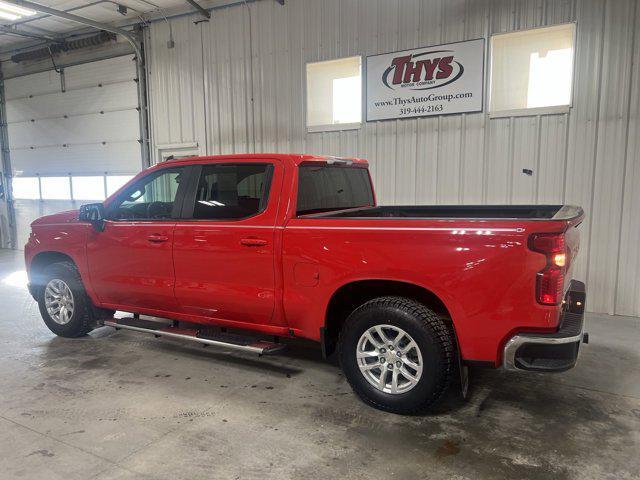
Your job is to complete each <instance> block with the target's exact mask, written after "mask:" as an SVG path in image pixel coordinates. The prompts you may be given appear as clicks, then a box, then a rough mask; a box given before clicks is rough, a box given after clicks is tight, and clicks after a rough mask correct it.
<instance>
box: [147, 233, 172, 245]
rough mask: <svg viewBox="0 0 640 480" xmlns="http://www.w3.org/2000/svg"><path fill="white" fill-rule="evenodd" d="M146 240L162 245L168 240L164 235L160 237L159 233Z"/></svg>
mask: <svg viewBox="0 0 640 480" xmlns="http://www.w3.org/2000/svg"><path fill="white" fill-rule="evenodd" d="M147 240H148V241H150V242H151V243H163V242H166V241H168V240H169V237H167V236H166V235H160V234H159V233H153V234H151V235H149V236H148V237H147Z"/></svg>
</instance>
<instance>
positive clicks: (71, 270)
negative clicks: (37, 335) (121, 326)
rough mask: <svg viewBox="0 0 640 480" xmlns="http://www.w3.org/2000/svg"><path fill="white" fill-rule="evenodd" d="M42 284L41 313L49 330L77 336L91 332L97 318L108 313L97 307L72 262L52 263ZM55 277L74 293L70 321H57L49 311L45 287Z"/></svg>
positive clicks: (69, 336) (40, 289)
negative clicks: (46, 303)
mask: <svg viewBox="0 0 640 480" xmlns="http://www.w3.org/2000/svg"><path fill="white" fill-rule="evenodd" d="M41 279H42V286H41V288H39V291H38V296H37V298H38V307H39V308H40V315H42V319H43V320H44V323H45V324H46V325H47V327H48V328H49V330H51V331H52V332H53V333H55V334H56V335H58V336H60V337H67V338H77V337H82V336H84V335H86V334H87V333H89V332H90V331H91V330H93V329H94V328H95V327H96V323H97V320H98V319H99V318H102V315H106V311H102V310H101V309H95V308H94V307H93V305H92V303H91V300H90V299H89V297H88V296H87V293H86V291H85V289H84V286H83V285H82V279H81V278H80V273H79V272H78V269H77V268H76V266H75V265H74V264H73V263H71V262H59V263H52V264H51V265H49V266H47V267H46V268H45V269H44V271H43V272H42V276H41ZM54 279H58V280H62V281H63V282H64V283H66V284H67V285H68V286H69V289H70V290H71V292H72V294H73V302H74V308H73V314H72V315H71V318H70V320H69V322H68V323H65V324H60V323H56V322H55V321H54V320H53V318H52V317H51V316H50V315H49V312H47V307H46V305H45V288H46V286H47V284H48V283H49V282H50V281H51V280H54ZM99 312H101V313H99Z"/></svg>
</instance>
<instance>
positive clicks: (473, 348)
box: [25, 154, 585, 413]
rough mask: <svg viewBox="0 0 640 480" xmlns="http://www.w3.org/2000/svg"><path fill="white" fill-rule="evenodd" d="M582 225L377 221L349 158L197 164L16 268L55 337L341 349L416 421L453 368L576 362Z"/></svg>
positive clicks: (459, 216)
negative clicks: (127, 334)
mask: <svg viewBox="0 0 640 480" xmlns="http://www.w3.org/2000/svg"><path fill="white" fill-rule="evenodd" d="M583 217H584V214H583V211H582V209H581V208H579V207H573V206H562V205H535V206H530V205H519V206H378V205H377V204H376V199H375V194H374V190H373V187H372V182H371V177H370V175H369V171H368V164H367V162H366V161H365V160H361V159H356V158H349V159H346V158H333V157H322V156H310V155H280V154H277V155H276V154H252V155H231V156H214V157H198V158H187V159H176V160H170V161H167V162H164V163H162V164H159V165H156V166H154V167H152V168H149V169H148V170H146V171H143V172H142V173H140V174H139V175H137V176H136V177H135V178H133V179H132V180H131V181H130V182H129V183H128V184H126V185H125V186H123V187H122V188H121V189H120V190H119V191H117V192H116V193H115V194H113V195H112V196H111V197H109V198H108V199H107V200H106V201H105V202H103V203H99V204H91V205H85V206H83V207H82V208H81V209H80V211H79V212H78V211H71V212H64V213H59V214H56V215H49V216H46V217H42V218H40V219H38V220H36V221H35V222H33V224H32V232H31V235H30V238H29V241H28V243H27V245H26V247H25V257H26V266H27V271H28V274H29V282H30V283H29V289H30V292H31V294H32V295H33V297H34V298H35V299H36V300H37V302H38V304H39V307H40V312H41V314H42V317H43V319H44V321H45V323H46V325H47V326H48V327H49V328H50V329H51V331H52V332H54V333H55V334H57V335H61V336H65V337H79V336H82V335H85V334H87V333H88V332H89V331H91V330H92V329H93V328H96V327H97V326H100V325H110V326H113V327H116V328H127V329H130V330H138V331H142V332H151V333H154V334H155V335H157V336H172V337H179V338H185V339H191V340H194V341H198V342H201V343H205V344H213V345H224V346H227V347H232V348H238V349H240V350H248V351H256V352H258V353H273V352H274V351H277V350H278V349H279V345H280V344H279V343H277V342H276V341H275V339H278V338H279V337H304V338H307V339H311V340H315V341H317V342H320V343H321V345H322V350H323V353H324V355H330V354H332V353H333V352H334V351H337V354H338V356H339V359H340V363H341V366H342V369H343V370H344V373H345V376H346V378H347V380H348V381H349V383H350V385H351V386H352V387H353V389H354V390H355V392H356V393H357V394H358V395H359V396H360V397H361V398H362V399H363V400H364V401H365V402H367V403H368V404H370V405H373V406H375V407H377V408H381V409H384V410H387V411H392V412H398V413H412V412H418V411H424V410H425V409H428V408H429V407H430V406H431V405H432V404H433V403H434V402H435V401H437V400H438V399H439V398H440V397H441V395H442V394H443V392H444V391H445V389H446V388H447V386H448V384H449V382H450V380H451V378H452V376H453V375H454V372H455V371H456V370H457V368H456V367H457V366H458V365H461V366H462V368H464V366H465V365H469V364H472V365H478V364H480V365H488V366H492V367H500V366H503V367H505V368H507V369H515V370H529V371H543V372H547V371H549V372H550V371H562V370H566V369H568V368H571V367H572V366H573V365H574V364H575V362H576V358H577V355H578V349H579V345H580V343H581V341H582V340H583V336H584V331H583V330H584V329H583V324H584V322H583V316H584V306H585V287H584V284H582V283H581V282H578V281H575V280H572V278H571V267H572V265H573V263H574V261H575V257H576V254H577V253H578V245H579V229H578V228H577V227H578V225H579V224H580V222H581V221H582V219H583ZM115 311H124V312H131V313H132V314H134V317H133V318H132V319H115V318H114V317H113V314H114V312H115ZM141 314H142V315H145V316H151V317H153V318H156V319H157V318H160V319H168V321H169V322H170V323H168V324H167V323H162V322H158V321H153V320H152V321H149V320H142V319H140V318H139V315H141ZM227 328H232V329H233V330H234V331H236V330H237V329H241V330H245V331H250V332H252V333H253V334H256V333H257V334H262V335H263V336H268V338H271V339H274V341H266V340H260V341H255V340H251V339H250V338H249V337H237V335H236V336H232V335H230V334H229V332H226V329H227ZM247 338H249V339H247Z"/></svg>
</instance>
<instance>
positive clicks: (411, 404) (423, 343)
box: [339, 297, 456, 414]
mask: <svg viewBox="0 0 640 480" xmlns="http://www.w3.org/2000/svg"><path fill="white" fill-rule="evenodd" d="M380 324H387V325H391V326H394V327H398V328H400V329H402V330H404V331H405V332H406V333H408V334H409V335H410V336H411V337H412V338H413V340H414V341H415V343H416V344H417V345H418V347H419V349H420V352H421V354H422V359H423V367H422V368H423V370H422V375H421V377H420V379H419V380H418V382H417V383H416V384H415V386H414V387H413V388H411V389H410V390H408V391H406V392H404V393H397V394H391V393H386V392H384V391H381V390H379V389H377V388H376V387H374V386H373V385H372V384H371V383H369V381H367V379H366V378H365V376H364V375H363V373H362V372H361V371H360V368H359V367H358V363H357V359H356V351H357V348H358V342H359V340H360V337H361V336H362V335H363V334H364V333H365V332H366V331H367V330H369V329H370V328H371V327H373V326H375V325H380ZM339 357H340V364H341V366H342V370H343V372H344V374H345V377H346V378H347V381H348V382H349V384H350V385H351V387H352V388H353V390H354V391H355V392H356V393H357V394H358V396H359V397H360V398H361V399H362V400H363V401H364V402H365V403H367V404H369V405H371V406H373V407H375V408H378V409H380V410H385V411H387V412H393V413H399V414H417V413H423V412H426V411H427V410H428V409H429V407H431V406H433V405H434V404H435V403H436V402H437V401H438V400H439V399H440V398H441V397H442V395H443V394H444V392H445V391H446V390H447V388H448V387H449V383H450V381H451V377H452V375H453V372H454V364H455V358H456V356H455V342H454V339H453V337H452V334H451V332H450V330H449V328H448V327H447V324H446V323H445V322H444V321H443V320H442V319H441V318H440V317H439V316H438V315H437V314H436V313H435V312H433V311H432V310H430V309H429V308H427V307H426V306H425V305H423V304H421V303H419V302H417V301H414V300H410V299H407V298H403V297H380V298H375V299H373V300H370V301H368V302H367V303H365V304H363V305H361V306H360V307H358V308H357V309H356V310H354V311H353V312H352V313H351V315H349V318H347V320H346V322H345V324H344V327H343V329H342V331H341V333H340V341H339ZM390 368H393V366H391V367H390Z"/></svg>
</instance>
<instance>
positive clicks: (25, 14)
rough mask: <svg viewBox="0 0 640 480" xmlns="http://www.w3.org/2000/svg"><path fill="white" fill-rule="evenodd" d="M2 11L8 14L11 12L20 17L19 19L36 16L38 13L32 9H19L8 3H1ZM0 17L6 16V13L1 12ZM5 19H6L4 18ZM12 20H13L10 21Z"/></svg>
mask: <svg viewBox="0 0 640 480" xmlns="http://www.w3.org/2000/svg"><path fill="white" fill-rule="evenodd" d="M0 9H2V10H5V11H6V12H11V13H14V14H17V15H18V18H19V17H30V16H32V15H35V14H36V13H38V12H36V11H35V10H31V9H30V8H24V7H18V6H17V5H13V4H11V3H7V2H1V1H0ZM0 15H5V12H0ZM3 18H5V17H3ZM9 20H11V19H9Z"/></svg>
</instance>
